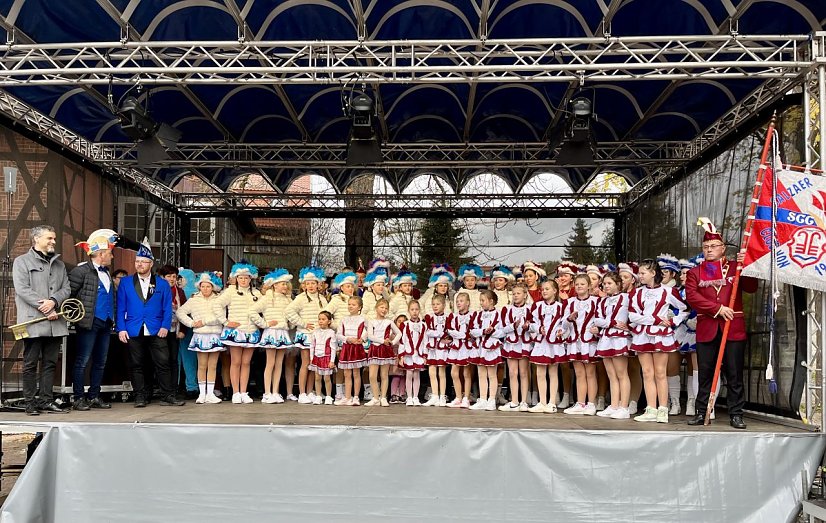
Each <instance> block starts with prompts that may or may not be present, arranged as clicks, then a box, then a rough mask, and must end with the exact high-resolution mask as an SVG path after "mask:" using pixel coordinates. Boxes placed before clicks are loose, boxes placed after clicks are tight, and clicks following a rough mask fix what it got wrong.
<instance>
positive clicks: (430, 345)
mask: <svg viewBox="0 0 826 523" xmlns="http://www.w3.org/2000/svg"><path fill="white" fill-rule="evenodd" d="M447 303H448V301H447V298H446V297H445V295H444V294H438V295H436V296H434V297H433V299H432V304H433V312H432V313H429V314H428V315H427V316H425V318H424V321H425V337H426V338H427V370H428V373H429V375H430V386H431V388H432V391H431V394H430V398H429V399H428V400H427V401H426V402H425V404H424V406H425V407H434V406H439V407H445V406H447V395H446V391H447V376H446V374H447V372H446V370H445V369H446V367H447V365H448V357H449V347H450V338H449V336H448V334H447V330H446V329H447V318H448V315H447V314H446V313H445V306H446V305H447Z"/></svg>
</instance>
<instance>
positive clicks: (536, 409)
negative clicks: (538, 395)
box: [528, 403, 548, 413]
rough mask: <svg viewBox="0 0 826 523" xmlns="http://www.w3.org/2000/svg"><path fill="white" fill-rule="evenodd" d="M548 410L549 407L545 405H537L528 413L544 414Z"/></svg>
mask: <svg viewBox="0 0 826 523" xmlns="http://www.w3.org/2000/svg"><path fill="white" fill-rule="evenodd" d="M546 408H548V406H547V405H545V404H544V403H537V404H536V405H534V406H533V407H531V408H529V409H528V412H533V413H544V412H545V409H546Z"/></svg>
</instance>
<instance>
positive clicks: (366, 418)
mask: <svg viewBox="0 0 826 523" xmlns="http://www.w3.org/2000/svg"><path fill="white" fill-rule="evenodd" d="M687 421H688V417H687V416H685V415H682V414H681V415H678V416H671V418H670V420H669V423H668V424H663V423H639V422H636V421H634V420H633V419H632V420H612V419H604V418H601V417H599V416H573V415H567V414H563V413H561V412H558V413H555V414H532V413H527V412H499V411H496V412H487V411H469V410H467V409H449V408H444V407H442V408H439V407H407V406H405V405H391V406H390V407H365V406H360V407H343V406H332V405H299V404H297V403H295V402H287V403H284V404H281V405H267V404H262V403H260V402H256V403H252V404H248V405H234V404H232V403H229V402H224V403H220V404H217V405H197V404H195V403H194V402H191V401H190V402H187V404H186V405H185V406H183V407H162V406H160V405H158V404H157V402H155V403H152V404H150V405H149V406H147V407H146V408H144V409H136V408H134V407H133V406H132V403H113V404H112V408H111V409H109V410H90V411H86V412H77V411H71V412H69V413H67V414H41V415H40V416H27V415H26V414H25V413H23V412H0V430H3V431H6V432H8V431H14V429H13V428H12V427H13V426H21V427H29V429H28V430H35V429H37V427H44V426H53V425H63V424H73V423H95V422H97V423H138V422H140V423H160V424H184V425H190V424H192V425H282V426H283V425H300V426H350V427H408V428H413V427H422V428H453V427H455V428H471V429H472V428H479V429H507V430H565V431H572V430H586V431H589V430H596V431H604V430H622V431H645V432H647V431H685V432H709V431H714V432H771V433H802V432H809V431H807V430H806V428H804V427H800V428H797V427H794V426H790V425H787V424H780V423H773V422H771V421H767V420H765V419H755V418H750V417H748V416H747V417H746V423H747V424H748V429H746V430H745V431H740V430H736V429H733V428H731V426H729V423H728V415H727V414H726V413H725V411H724V410H723V411H722V412H719V413H718V418H717V419H716V420H714V421H712V424H711V426H709V427H691V426H689V425H687V424H686V422H687ZM23 430H24V431H28V430H26V429H23Z"/></svg>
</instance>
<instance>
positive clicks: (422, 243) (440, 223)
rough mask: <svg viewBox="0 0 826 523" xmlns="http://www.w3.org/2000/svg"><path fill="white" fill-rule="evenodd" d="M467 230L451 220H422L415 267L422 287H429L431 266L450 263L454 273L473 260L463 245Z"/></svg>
mask: <svg viewBox="0 0 826 523" xmlns="http://www.w3.org/2000/svg"><path fill="white" fill-rule="evenodd" d="M464 236H465V230H464V229H463V228H462V227H458V226H457V225H456V223H455V222H454V221H453V220H451V219H449V218H427V219H425V220H422V226H421V229H420V231H419V247H418V249H417V251H416V254H417V258H418V263H417V265H416V267H415V270H416V273H417V274H418V275H419V283H420V284H423V285H420V286H426V285H427V279H428V278H429V277H430V269H431V266H432V265H433V264H435V263H449V264H450V266H451V267H452V268H453V270H454V271H456V270H459V267H460V266H461V265H462V264H464V263H470V262H472V261H473V258H471V257H470V256H468V255H467V251H468V249H467V247H465V246H464V245H463V240H464Z"/></svg>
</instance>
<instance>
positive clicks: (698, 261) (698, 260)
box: [689, 253, 706, 265]
mask: <svg viewBox="0 0 826 523" xmlns="http://www.w3.org/2000/svg"><path fill="white" fill-rule="evenodd" d="M689 261H690V262H691V263H693V264H694V265H700V264H701V263H703V262H704V261H706V257H705V256H703V253H700V254H698V255H696V256H693V257H691V258H689Z"/></svg>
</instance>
